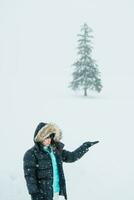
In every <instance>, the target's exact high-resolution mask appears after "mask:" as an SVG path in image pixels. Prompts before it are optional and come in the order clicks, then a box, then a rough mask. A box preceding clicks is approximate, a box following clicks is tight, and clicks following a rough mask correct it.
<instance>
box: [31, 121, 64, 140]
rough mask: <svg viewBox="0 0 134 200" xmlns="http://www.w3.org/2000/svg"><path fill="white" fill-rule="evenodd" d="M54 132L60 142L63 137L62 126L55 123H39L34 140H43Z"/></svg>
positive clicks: (55, 138) (55, 137)
mask: <svg viewBox="0 0 134 200" xmlns="http://www.w3.org/2000/svg"><path fill="white" fill-rule="evenodd" d="M52 133H54V141H55V142H60V140H61V138H62V132H61V130H60V128H59V127H58V126H57V125H56V124H55V123H52V122H50V123H43V122H41V123H39V125H38V126H37V128H36V130H35V134H34V142H42V141H43V140H44V139H45V138H47V137H48V136H49V135H51V134H52Z"/></svg>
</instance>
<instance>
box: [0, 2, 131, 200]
mask: <svg viewBox="0 0 134 200" xmlns="http://www.w3.org/2000/svg"><path fill="white" fill-rule="evenodd" d="M133 8H134V4H133V2H132V1H131V0H124V1H120V0H117V1H115V0H113V1H109V2H108V1H106V0H102V1H101V3H100V2H98V1H97V0H94V1H92V0H90V1H86V0H80V1H79V2H78V1H76V0H74V1H71V0H70V1H67V2H63V1H62V0H57V1H52V0H50V1H49V2H46V1H44V0H40V1H38V2H37V1H35V0H32V1H30V0H27V1H19V0H18V1H15V0H13V1H10V0H5V1H4V0H3V1H0V13H1V14H0V15H1V17H0V23H1V26H0V30H1V33H0V34H1V37H0V55H1V59H0V121H1V123H0V158H1V164H0V188H1V192H0V199H1V200H24V199H27V200H30V196H29V195H28V193H27V189H26V184H25V180H24V177H23V155H24V153H25V151H26V150H27V149H28V148H30V147H31V146H32V145H33V144H34V143H33V134H34V131H35V128H36V126H37V124H38V123H39V122H41V121H44V122H50V121H52V122H55V123H57V124H58V125H59V126H60V127H61V129H62V131H63V139H62V141H63V142H64V143H65V144H66V146H65V148H66V149H68V150H74V149H75V148H77V147H78V146H79V145H81V144H82V143H83V142H85V141H88V140H90V141H94V140H99V141H100V143H99V144H97V145H95V146H93V147H91V148H90V150H89V152H88V153H87V154H86V155H85V156H84V157H83V158H82V159H81V160H79V161H77V162H75V163H72V164H64V170H65V175H66V181H67V192H68V199H69V200H73V199H77V200H81V199H91V200H98V199H100V200H120V199H121V200H126V199H127V200H133V199H134V193H133V185H134V156H133V152H134V145H133V140H134V135H133V133H134V123H133V118H134V92H133V85H134V81H133V73H134V69H133V66H134V61H133V60H132V52H133V50H134V45H133V43H134V39H133V33H134V28H133V17H134V13H133ZM85 21H86V22H87V24H88V25H89V26H91V27H92V28H93V30H94V36H95V38H94V47H95V52H94V56H95V59H97V63H98V65H99V66H100V71H101V75H102V84H103V86H104V88H103V90H102V93H100V94H93V93H89V96H88V97H86V98H85V97H83V96H82V93H78V92H77V93H73V92H72V91H70V90H69V88H67V87H68V84H69V81H70V80H71V70H72V69H71V67H70V65H71V64H72V63H73V62H74V58H75V56H76V49H75V46H77V44H76V40H77V38H76V35H77V33H78V32H79V29H80V25H81V24H82V23H84V22H85Z"/></svg>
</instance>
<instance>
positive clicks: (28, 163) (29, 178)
mask: <svg viewBox="0 0 134 200" xmlns="http://www.w3.org/2000/svg"><path fill="white" fill-rule="evenodd" d="M23 169H24V177H25V179H26V183H27V188H28V192H29V194H34V193H38V192H39V189H38V184H37V178H36V160H35V156H34V154H33V153H32V152H31V151H30V150H29V151H27V152H26V153H25V155H24V158H23Z"/></svg>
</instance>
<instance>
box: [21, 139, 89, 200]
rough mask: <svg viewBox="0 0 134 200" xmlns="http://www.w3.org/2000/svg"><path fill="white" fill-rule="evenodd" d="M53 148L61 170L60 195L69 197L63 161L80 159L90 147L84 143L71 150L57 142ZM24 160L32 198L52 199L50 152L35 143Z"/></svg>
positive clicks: (69, 161)
mask: <svg viewBox="0 0 134 200" xmlns="http://www.w3.org/2000/svg"><path fill="white" fill-rule="evenodd" d="M53 148H54V154H55V157H56V161H57V165H58V170H59V178H60V182H59V184H60V193H59V195H63V196H64V197H65V199H67V193H66V182H65V177H64V171H63V162H68V163H71V162H74V161H76V160H78V159H79V158H81V157H82V156H83V155H84V154H85V153H86V152H87V151H88V148H87V147H86V146H85V145H84V144H83V145H81V146H80V147H79V148H77V149H76V150H75V151H73V152H70V151H67V150H65V149H64V144H63V143H61V142H57V143H55V144H54V146H53ZM23 161H24V162H23V163H24V176H25V179H26V183H27V188H28V191H29V194H30V195H31V197H32V200H52V199H53V168H52V162H51V158H50V155H49V153H48V152H45V151H43V147H42V145H41V144H40V143H35V145H34V146H33V147H32V148H31V149H29V150H28V151H27V152H26V153H25V155H24V159H23Z"/></svg>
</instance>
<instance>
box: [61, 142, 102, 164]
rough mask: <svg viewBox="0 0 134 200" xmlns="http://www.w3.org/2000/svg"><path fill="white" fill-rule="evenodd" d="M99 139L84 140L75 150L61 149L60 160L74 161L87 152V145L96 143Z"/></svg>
mask: <svg viewBox="0 0 134 200" xmlns="http://www.w3.org/2000/svg"><path fill="white" fill-rule="evenodd" d="M98 142H99V141H95V142H85V143H83V144H82V145H81V146H80V147H78V148H77V149H76V150H74V151H72V152H70V151H67V150H65V149H63V150H62V160H63V162H70V163H71V162H75V161H76V160H78V159H80V158H81V157H82V156H83V155H84V154H85V153H86V152H88V150H89V147H91V146H93V145H94V144H97V143H98Z"/></svg>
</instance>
